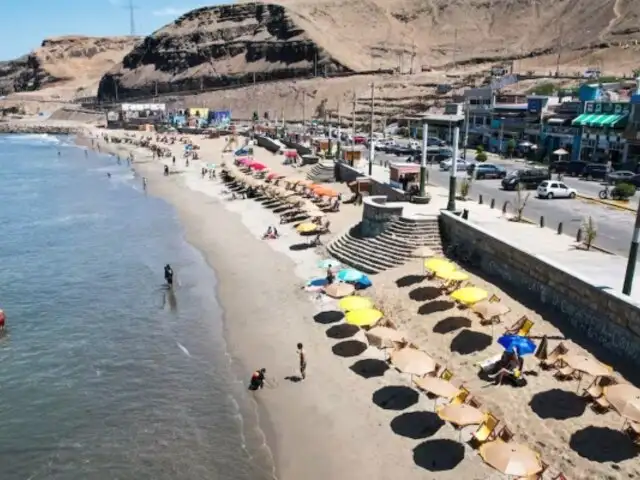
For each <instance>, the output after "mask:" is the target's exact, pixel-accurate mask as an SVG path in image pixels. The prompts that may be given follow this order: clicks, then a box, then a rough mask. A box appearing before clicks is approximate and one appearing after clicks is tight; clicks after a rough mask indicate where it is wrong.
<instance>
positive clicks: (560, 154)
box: [553, 148, 569, 157]
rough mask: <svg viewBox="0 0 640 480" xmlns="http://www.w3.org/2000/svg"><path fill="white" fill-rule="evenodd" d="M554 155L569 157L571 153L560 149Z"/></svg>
mask: <svg viewBox="0 0 640 480" xmlns="http://www.w3.org/2000/svg"><path fill="white" fill-rule="evenodd" d="M553 154H554V155H558V156H559V157H562V156H563V155H569V152H567V151H566V150H565V149H564V148H559V149H558V150H555V151H554V152H553Z"/></svg>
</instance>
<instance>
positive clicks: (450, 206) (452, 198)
mask: <svg viewBox="0 0 640 480" xmlns="http://www.w3.org/2000/svg"><path fill="white" fill-rule="evenodd" d="M459 140H460V126H459V125H458V124H457V123H456V127H455V128H454V129H453V158H452V159H451V172H450V175H449V203H447V210H449V211H450V212H454V211H455V210H456V189H457V187H456V174H457V173H458V141H459Z"/></svg>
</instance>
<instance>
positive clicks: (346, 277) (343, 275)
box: [336, 268, 364, 282]
mask: <svg viewBox="0 0 640 480" xmlns="http://www.w3.org/2000/svg"><path fill="white" fill-rule="evenodd" d="M336 276H337V278H338V280H341V281H343V282H357V281H358V280H360V279H361V278H362V277H363V276H364V273H362V272H359V271H358V270H355V269H353V268H343V269H342V270H340V271H339V272H338V275H336Z"/></svg>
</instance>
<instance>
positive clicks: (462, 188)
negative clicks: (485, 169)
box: [458, 178, 471, 200]
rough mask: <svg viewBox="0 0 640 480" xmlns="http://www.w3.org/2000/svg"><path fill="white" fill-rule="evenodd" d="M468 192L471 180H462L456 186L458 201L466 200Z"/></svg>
mask: <svg viewBox="0 0 640 480" xmlns="http://www.w3.org/2000/svg"><path fill="white" fill-rule="evenodd" d="M469 192H471V179H470V178H463V179H462V181H461V182H460V184H459V185H458V193H460V199H461V200H466V199H467V197H468V196H469Z"/></svg>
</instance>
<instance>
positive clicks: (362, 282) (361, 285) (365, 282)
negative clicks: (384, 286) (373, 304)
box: [356, 274, 373, 290]
mask: <svg viewBox="0 0 640 480" xmlns="http://www.w3.org/2000/svg"><path fill="white" fill-rule="evenodd" d="M371 285H373V283H371V280H370V279H369V277H367V276H366V275H364V274H363V275H362V276H361V277H360V278H359V279H358V281H357V282H356V290H364V289H365V288H369V287H370V286H371Z"/></svg>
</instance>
